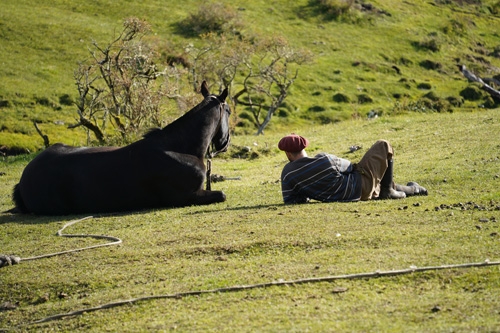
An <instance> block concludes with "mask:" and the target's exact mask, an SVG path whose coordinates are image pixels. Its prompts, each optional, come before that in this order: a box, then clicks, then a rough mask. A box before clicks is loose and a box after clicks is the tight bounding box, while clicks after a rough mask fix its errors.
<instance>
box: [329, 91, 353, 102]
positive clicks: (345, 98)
mask: <svg viewBox="0 0 500 333" xmlns="http://www.w3.org/2000/svg"><path fill="white" fill-rule="evenodd" d="M333 101H334V102H337V103H350V102H351V99H350V98H349V96H347V95H344V94H342V93H337V94H335V95H333Z"/></svg>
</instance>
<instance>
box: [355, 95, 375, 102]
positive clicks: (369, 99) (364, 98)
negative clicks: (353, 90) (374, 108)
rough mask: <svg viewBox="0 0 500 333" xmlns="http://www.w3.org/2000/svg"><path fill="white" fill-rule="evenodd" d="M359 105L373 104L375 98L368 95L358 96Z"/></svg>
mask: <svg viewBox="0 0 500 333" xmlns="http://www.w3.org/2000/svg"><path fill="white" fill-rule="evenodd" d="M358 103H359V104H366V103H373V98H372V97H371V96H369V95H367V94H361V95H358Z"/></svg>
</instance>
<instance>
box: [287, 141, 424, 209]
mask: <svg viewBox="0 0 500 333" xmlns="http://www.w3.org/2000/svg"><path fill="white" fill-rule="evenodd" d="M308 145H309V141H308V140H307V139H306V138H304V137H302V136H300V135H296V134H290V135H287V136H285V137H284V138H282V139H281V140H280V142H279V143H278V148H279V149H280V150H283V151H284V152H285V154H286V156H287V158H288V160H289V161H290V163H288V164H287V165H285V167H284V168H283V171H282V173H281V192H282V194H283V201H284V202H285V204H292V203H304V202H308V201H309V199H314V200H318V201H322V202H333V201H358V200H371V199H402V198H405V197H407V196H411V195H427V190H426V189H425V188H423V187H422V186H420V185H418V184H417V183H415V182H409V183H408V184H407V185H406V186H403V185H399V184H396V183H394V182H393V180H392V173H393V160H392V157H393V156H394V150H393V148H392V146H391V144H390V143H389V142H387V141H385V140H378V141H377V142H375V144H374V145H373V146H372V147H371V148H370V149H369V150H368V151H367V152H366V154H365V155H364V156H363V158H362V159H361V161H359V163H351V162H350V161H348V160H346V159H343V158H340V157H337V156H335V155H331V154H326V153H320V154H318V155H316V156H315V157H308V156H307V152H306V151H305V148H306V147H307V146H308Z"/></svg>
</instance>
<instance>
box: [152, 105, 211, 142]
mask: <svg viewBox="0 0 500 333" xmlns="http://www.w3.org/2000/svg"><path fill="white" fill-rule="evenodd" d="M211 101H212V99H211V98H210V97H207V98H205V99H203V101H202V102H200V103H199V104H198V105H196V106H195V107H193V108H192V109H191V110H189V111H188V112H186V113H185V114H183V115H182V116H180V117H179V118H177V119H176V120H174V121H173V122H171V123H170V124H168V125H167V126H165V127H163V128H160V127H155V128H151V129H149V130H148V131H147V132H146V134H144V135H143V138H145V139H147V138H155V137H158V136H159V135H161V134H164V132H163V130H165V129H167V127H168V128H171V129H173V128H175V127H177V124H179V123H180V122H181V121H182V120H184V119H188V118H190V117H192V116H193V115H195V114H196V113H197V111H199V110H201V109H203V108H204V107H206V106H207V105H208V104H209V103H210V102H211Z"/></svg>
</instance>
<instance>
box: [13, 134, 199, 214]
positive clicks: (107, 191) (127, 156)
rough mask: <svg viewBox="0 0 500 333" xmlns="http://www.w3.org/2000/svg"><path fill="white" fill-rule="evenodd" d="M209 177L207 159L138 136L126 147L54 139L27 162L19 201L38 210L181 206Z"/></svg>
mask: <svg viewBox="0 0 500 333" xmlns="http://www.w3.org/2000/svg"><path fill="white" fill-rule="evenodd" d="M204 180H205V168H204V165H203V161H202V160H200V159H198V158H196V157H195V156H192V155H188V154H180V153H176V152H172V151H162V150H160V149H158V148H156V147H155V146H151V145H147V144H144V143H140V142H137V143H135V144H132V145H130V146H127V147H123V148H119V149H118V148H108V147H106V148H75V147H70V146H65V145H60V144H57V145H54V146H52V147H50V148H48V149H46V150H45V151H44V152H42V153H40V154H39V155H38V156H37V157H36V158H35V159H33V161H32V162H31V163H29V164H28V166H27V167H26V168H25V170H24V172H23V175H22V177H21V180H20V182H19V184H18V185H17V186H16V189H15V194H14V196H15V197H17V198H15V202H16V206H17V208H18V209H19V210H20V211H24V212H33V213H37V214H54V215H63V214H70V213H102V212H114V211H125V210H135V209H143V208H152V207H165V206H182V205H185V204H189V201H190V200H193V199H192V198H193V197H192V194H193V193H197V192H198V191H200V190H201V187H202V185H203V182H204Z"/></svg>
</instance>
